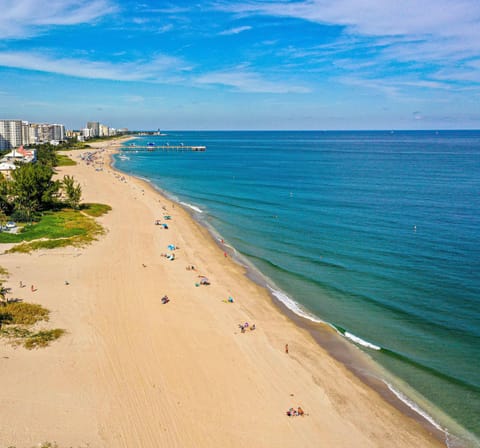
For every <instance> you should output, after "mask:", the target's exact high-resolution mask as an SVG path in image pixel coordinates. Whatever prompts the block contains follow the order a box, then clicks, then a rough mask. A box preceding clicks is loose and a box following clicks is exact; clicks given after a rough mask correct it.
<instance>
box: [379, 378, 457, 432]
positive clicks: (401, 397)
mask: <svg viewBox="0 0 480 448" xmlns="http://www.w3.org/2000/svg"><path fill="white" fill-rule="evenodd" d="M385 384H386V385H387V387H388V388H389V389H390V391H391V392H392V393H393V394H394V395H395V396H396V397H397V398H398V399H399V400H400V401H401V402H403V403H405V404H406V405H407V406H408V407H409V408H410V409H411V410H412V411H415V412H416V413H417V414H419V415H421V416H422V417H423V418H424V419H425V420H427V421H428V422H429V423H431V424H432V425H433V426H434V427H435V428H437V429H439V430H440V431H443V432H445V433H447V431H445V429H444V428H442V427H441V426H440V425H439V424H438V423H437V422H436V421H435V420H434V419H433V417H432V416H431V415H430V414H428V413H427V412H426V411H424V410H423V409H421V408H420V407H419V406H418V405H417V404H416V403H414V402H413V401H412V400H410V399H409V398H408V397H406V396H405V395H404V394H402V393H401V392H399V391H398V390H396V389H395V388H394V387H393V386H392V385H391V384H390V383H387V382H385ZM447 434H448V433H447Z"/></svg>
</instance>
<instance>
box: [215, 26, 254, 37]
mask: <svg viewBox="0 0 480 448" xmlns="http://www.w3.org/2000/svg"><path fill="white" fill-rule="evenodd" d="M251 29H252V27H251V26H248V25H246V26H238V27H236V28H230V29H228V30H225V31H222V32H220V33H218V34H219V35H220V36H229V35H232V34H240V33H243V32H244V31H248V30H251Z"/></svg>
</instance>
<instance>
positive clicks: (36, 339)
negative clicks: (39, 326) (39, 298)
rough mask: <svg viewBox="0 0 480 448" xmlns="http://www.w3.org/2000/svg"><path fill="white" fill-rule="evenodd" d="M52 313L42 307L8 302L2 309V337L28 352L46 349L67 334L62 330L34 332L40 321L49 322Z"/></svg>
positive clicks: (0, 333) (0, 332)
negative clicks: (35, 325) (35, 349)
mask: <svg viewBox="0 0 480 448" xmlns="http://www.w3.org/2000/svg"><path fill="white" fill-rule="evenodd" d="M49 314H50V311H49V310H47V309H46V308H44V307H43V306H41V305H37V304H35V303H25V302H8V303H6V304H5V305H4V306H1V307H0V327H1V328H0V336H1V337H3V338H6V339H8V341H9V342H10V343H11V344H12V345H14V346H18V345H22V346H23V347H25V348H26V349H28V350H31V349H34V348H40V347H46V346H48V345H49V344H50V342H52V341H55V340H56V339H58V338H59V337H60V336H62V335H63V334H64V333H65V330H62V329H61V328H54V329H51V330H48V329H47V330H38V331H35V330H32V329H31V328H30V327H31V326H32V325H34V324H36V323H37V322H40V321H48V319H49Z"/></svg>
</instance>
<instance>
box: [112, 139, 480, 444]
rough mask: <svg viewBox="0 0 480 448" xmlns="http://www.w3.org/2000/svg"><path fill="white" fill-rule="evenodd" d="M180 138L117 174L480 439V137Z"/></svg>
mask: <svg viewBox="0 0 480 448" xmlns="http://www.w3.org/2000/svg"><path fill="white" fill-rule="evenodd" d="M168 134H169V135H168V136H165V137H152V136H149V137H142V138H139V139H137V140H135V143H136V144H142V143H143V144H146V143H147V142H154V143H156V144H166V143H167V142H168V143H169V144H170V145H174V144H180V143H184V144H185V145H188V144H192V145H206V146H207V147H208V149H207V151H206V152H204V153H202V152H161V151H154V152H146V151H145V152H142V151H139V152H138V153H135V152H131V153H129V158H130V160H119V159H117V160H116V167H117V168H119V169H121V170H123V171H126V172H128V173H131V174H134V175H137V176H141V177H144V178H147V179H149V180H150V181H151V182H152V183H154V184H155V185H157V186H158V187H160V188H162V189H164V190H166V191H168V192H169V193H170V194H172V195H174V196H175V197H176V198H177V199H178V200H180V201H183V202H184V203H186V204H190V205H193V206H194V207H196V208H200V209H201V210H202V212H203V213H198V215H199V217H200V218H201V219H202V220H204V221H205V222H206V223H208V224H209V225H211V226H213V227H214V228H215V229H216V230H217V231H218V232H219V233H220V234H221V235H222V237H223V238H225V240H226V241H227V242H228V243H229V244H231V245H232V246H233V247H235V249H236V250H238V251H239V252H240V253H241V254H242V255H244V256H246V257H247V258H248V260H249V261H250V262H252V263H253V264H254V265H255V266H256V267H257V268H258V269H259V270H260V271H261V272H262V273H263V274H264V275H266V276H267V277H269V278H270V279H272V282H273V284H274V285H275V287H276V288H279V289H280V290H281V291H283V292H284V293H286V295H287V296H288V297H289V298H290V299H293V300H295V301H296V302H297V303H299V304H300V305H301V306H302V307H304V309H305V310H307V311H308V312H309V313H312V314H313V315H315V316H318V317H319V318H321V319H322V320H325V321H327V322H329V323H331V324H333V325H334V326H336V327H337V328H338V329H339V331H340V332H342V333H345V332H346V333H347V336H350V338H351V339H352V340H353V341H354V343H357V344H358V343H360V346H361V347H362V348H363V349H364V350H365V351H367V352H368V353H369V355H370V356H371V357H373V358H374V359H375V360H376V361H378V362H379V363H380V364H381V365H382V366H384V367H386V368H387V369H388V370H390V371H391V372H392V373H394V374H395V375H396V376H398V377H399V378H400V379H402V380H403V381H405V383H407V384H408V385H409V386H410V387H412V388H414V389H415V390H416V391H418V392H419V393H420V394H421V395H422V396H423V397H425V398H426V399H427V400H428V402H431V403H432V404H433V405H435V406H436V407H438V408H439V409H441V410H443V411H444V412H445V413H446V414H448V415H449V416H450V417H451V418H452V419H454V420H455V421H456V422H458V423H459V424H460V425H462V426H463V427H464V428H466V429H467V430H468V431H470V432H472V433H473V434H476V436H477V437H478V436H480V419H479V418H478V416H479V415H480V368H479V365H480V363H479V361H478V359H479V357H480V344H479V341H480V307H479V305H480V303H479V302H480V276H479V273H480V175H479V173H480V132H474V131H463V132H453V131H448V132H447V131H442V132H439V133H435V132H427V131H426V132H395V133H388V132H171V133H168ZM422 405H423V406H427V407H428V406H429V405H428V403H427V402H422ZM428 412H430V413H433V414H435V409H433V408H432V409H429V410H428ZM435 417H436V418H438V419H440V424H446V423H445V422H446V421H445V422H443V421H441V420H442V417H441V416H440V415H438V416H437V415H435Z"/></svg>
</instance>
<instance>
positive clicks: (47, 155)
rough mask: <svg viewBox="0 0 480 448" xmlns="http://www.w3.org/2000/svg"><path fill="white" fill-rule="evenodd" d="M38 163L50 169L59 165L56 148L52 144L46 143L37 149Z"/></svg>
mask: <svg viewBox="0 0 480 448" xmlns="http://www.w3.org/2000/svg"><path fill="white" fill-rule="evenodd" d="M37 162H38V163H39V164H41V165H47V166H50V167H53V166H56V165H57V163H58V160H57V153H56V148H55V146H53V145H52V144H50V143H44V144H43V145H40V146H38V148H37Z"/></svg>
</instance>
